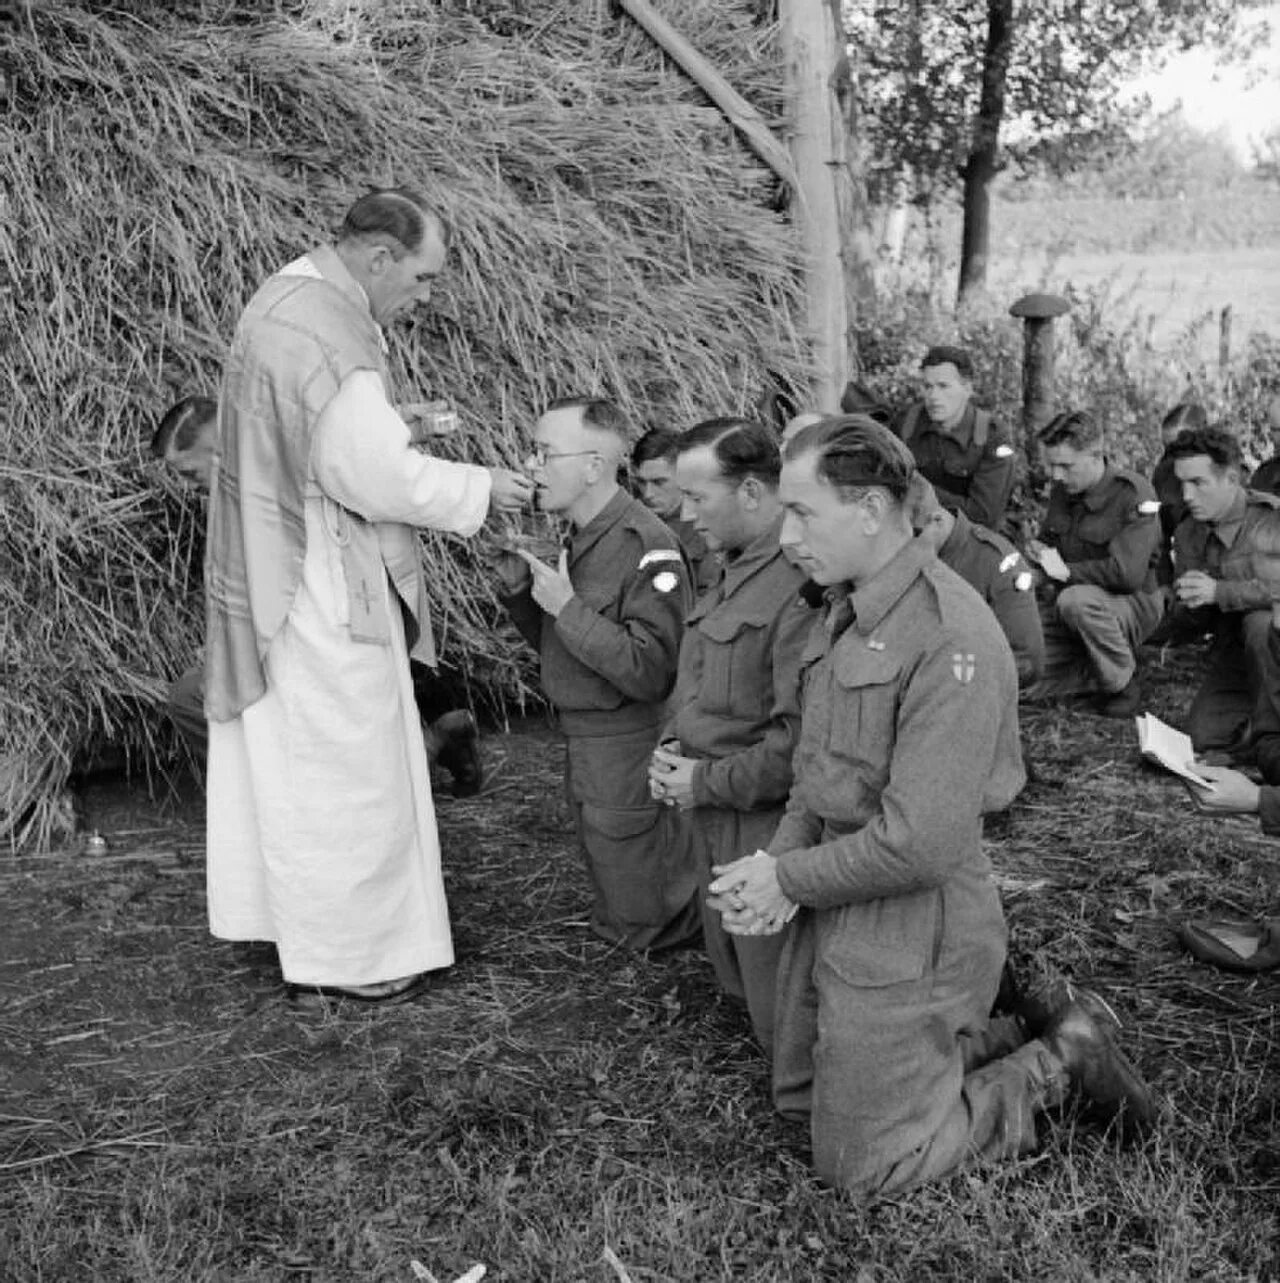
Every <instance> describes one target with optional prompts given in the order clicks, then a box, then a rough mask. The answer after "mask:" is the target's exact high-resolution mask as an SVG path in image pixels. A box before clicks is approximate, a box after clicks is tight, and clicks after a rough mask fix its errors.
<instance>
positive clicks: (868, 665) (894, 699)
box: [828, 646, 902, 784]
mask: <svg viewBox="0 0 1280 1283" xmlns="http://www.w3.org/2000/svg"><path fill="white" fill-rule="evenodd" d="M834 659H835V662H834V664H833V665H832V677H833V678H834V681H833V684H832V696H833V707H832V709H831V733H830V737H829V740H828V748H829V750H830V752H831V754H832V756H834V757H838V758H841V759H842V760H844V761H847V762H849V763H851V764H856V765H858V766H859V767H860V768H861V769H862V771H863V772H864V773H867V774H869V776H871V777H872V778H870V779H868V781H867V782H868V783H874V782H876V781H877V780H878V782H879V783H881V784H883V779H882V778H881V777H882V776H885V775H887V772H888V763H889V758H890V756H891V754H892V749H893V737H894V731H895V724H896V722H897V716H898V677H899V673H900V671H901V668H902V665H901V661H900V660H899V659H898V658H897V657H895V656H891V655H886V654H884V653H883V652H880V651H873V650H864V649H862V648H861V647H857V646H855V647H845V648H842V649H840V650H839V651H837V652H836V655H835V657H834Z"/></svg>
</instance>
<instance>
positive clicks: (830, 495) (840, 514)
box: [778, 451, 876, 585]
mask: <svg viewBox="0 0 1280 1283" xmlns="http://www.w3.org/2000/svg"><path fill="white" fill-rule="evenodd" d="M778 498H779V500H780V501H781V503H782V511H783V514H784V515H783V518H782V534H781V537H780V540H779V542H780V543H781V544H782V548H783V551H784V552H785V553H786V554H787V557H788V558H789V559H790V560H791V561H792V562H793V563H794V564H795V565H797V566H799V567H800V569H801V570H803V571H804V572H805V574H807V575H808V576H809V578H810V579H812V580H813V581H814V582H815V583H818V584H823V585H827V584H839V583H846V582H848V583H855V584H856V583H859V582H860V581H861V580H863V579H864V578H866V576H867V575H868V573H870V572H871V571H872V570H874V569H875V568H876V563H875V560H874V547H873V542H872V534H873V530H872V528H871V526H869V525H868V522H869V521H870V520H871V519H870V515H869V514H868V512H867V511H866V509H865V507H864V505H863V502H862V501H861V500H858V501H853V502H846V501H845V500H844V499H843V498H842V497H841V494H840V492H839V491H838V490H837V489H836V488H835V487H834V486H833V485H831V484H830V483H829V482H827V481H824V480H822V478H820V477H819V476H818V473H817V455H816V453H815V452H814V451H807V452H806V453H805V454H802V455H801V456H800V457H799V458H798V459H787V460H785V461H784V462H783V465H782V478H781V480H780V482H779V484H778Z"/></svg>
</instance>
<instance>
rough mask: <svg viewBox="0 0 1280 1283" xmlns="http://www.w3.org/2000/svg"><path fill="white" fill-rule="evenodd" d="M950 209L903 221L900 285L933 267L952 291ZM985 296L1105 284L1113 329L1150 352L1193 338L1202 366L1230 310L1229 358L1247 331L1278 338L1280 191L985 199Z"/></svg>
mask: <svg viewBox="0 0 1280 1283" xmlns="http://www.w3.org/2000/svg"><path fill="white" fill-rule="evenodd" d="M959 247H960V218H959V212H958V210H952V209H947V210H944V211H942V212H941V213H939V214H937V215H936V216H935V217H933V218H932V219H931V220H929V221H928V222H926V221H925V220H923V219H921V218H919V217H913V220H912V223H911V227H910V230H909V233H908V239H907V253H906V259H907V261H906V265H905V268H904V274H903V276H904V280H911V279H913V278H918V277H919V275H920V273H921V272H922V271H923V272H924V273H925V274H926V275H927V274H928V273H930V272H933V273H934V274H935V279H936V282H937V285H938V288H939V290H940V292H941V294H942V296H943V297H944V298H947V299H951V298H954V297H955V282H956V273H957V263H958V255H959ZM989 280H990V288H991V294H992V297H993V299H994V300H995V301H996V302H997V304H999V303H1006V304H1007V303H1011V302H1012V301H1013V300H1014V299H1015V298H1017V297H1018V296H1019V295H1020V294H1023V293H1025V292H1027V291H1028V290H1032V289H1046V288H1047V289H1050V290H1052V291H1054V292H1062V291H1064V290H1065V289H1067V287H1068V286H1074V287H1075V288H1076V290H1078V291H1082V292H1089V291H1094V290H1104V291H1105V296H1106V297H1107V298H1108V299H1109V300H1110V301H1111V303H1112V305H1113V306H1114V308H1115V312H1116V318H1115V319H1116V324H1117V328H1118V329H1123V328H1125V327H1126V326H1127V323H1128V321H1129V320H1130V319H1131V318H1132V317H1134V316H1135V315H1136V316H1137V317H1138V318H1139V320H1140V326H1139V333H1142V334H1145V336H1146V338H1147V339H1148V340H1149V342H1150V345H1151V347H1152V348H1153V349H1155V350H1157V351H1161V350H1167V349H1171V348H1173V347H1174V346H1175V345H1177V344H1178V343H1179V342H1180V340H1182V339H1183V338H1184V337H1186V336H1187V335H1188V334H1192V335H1193V336H1194V344H1193V348H1192V350H1193V351H1194V353H1195V355H1196V356H1198V358H1199V359H1200V360H1201V361H1203V362H1205V363H1206V364H1207V365H1210V366H1213V365H1215V364H1216V362H1217V358H1218V315H1219V313H1220V312H1221V310H1222V309H1223V308H1224V307H1226V306H1230V307H1231V308H1232V313H1233V321H1232V343H1231V350H1232V353H1233V355H1235V356H1237V357H1238V356H1239V355H1240V354H1242V353H1243V351H1244V345H1245V341H1246V339H1247V337H1248V335H1249V333H1250V331H1261V332H1264V333H1269V334H1271V335H1273V336H1274V337H1275V338H1276V339H1277V341H1280V190H1271V191H1255V190H1253V189H1252V188H1249V187H1244V188H1243V189H1241V190H1236V189H1231V190H1228V191H1226V192H1224V193H1222V194H1221V195H1219V196H1215V197H1212V198H1210V197H1194V198H1188V199H1186V200H1127V201H1126V200H1108V199H1104V198H1102V197H1089V198H1084V197H1081V198H1075V199H1062V200H1055V201H1041V200H1028V201H1010V200H999V199H998V200H996V201H994V202H993V206H992V213H991V267H990V272H989Z"/></svg>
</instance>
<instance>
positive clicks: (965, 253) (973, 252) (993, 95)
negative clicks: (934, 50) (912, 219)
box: [959, 0, 1014, 303]
mask: <svg viewBox="0 0 1280 1283" xmlns="http://www.w3.org/2000/svg"><path fill="white" fill-rule="evenodd" d="M1013 37H1014V18H1013V0H987V47H986V51H985V53H984V55H983V60H982V94H981V96H980V98H979V100H978V115H977V117H976V119H975V120H974V122H973V146H972V148H971V149H970V151H969V156H968V159H966V161H965V163H964V165H963V166H962V167H961V170H960V174H961V177H962V178H963V179H964V231H963V232H962V234H961V241H960V290H959V301H960V303H964V302H965V301H966V300H967V299H969V298H970V297H972V296H973V295H974V294H978V293H981V292H982V291H983V290H984V289H985V288H986V285H987V257H988V254H989V253H990V248H991V180H992V179H993V178H994V177H995V176H996V174H997V173H998V172H999V169H1000V163H999V146H1000V124H1001V122H1002V121H1003V119H1004V92H1005V85H1006V82H1007V80H1008V76H1009V59H1010V57H1011V55H1012V53H1013Z"/></svg>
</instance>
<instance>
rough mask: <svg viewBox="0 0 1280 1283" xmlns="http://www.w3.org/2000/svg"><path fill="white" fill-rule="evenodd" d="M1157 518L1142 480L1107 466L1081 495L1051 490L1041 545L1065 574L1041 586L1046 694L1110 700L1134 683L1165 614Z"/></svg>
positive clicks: (1056, 487)
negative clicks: (1087, 693) (1141, 652)
mask: <svg viewBox="0 0 1280 1283" xmlns="http://www.w3.org/2000/svg"><path fill="white" fill-rule="evenodd" d="M1159 512H1160V502H1159V500H1158V499H1157V498H1156V494H1155V490H1154V489H1153V488H1152V485H1151V483H1150V482H1149V481H1148V480H1147V479H1146V478H1145V477H1143V476H1141V475H1140V474H1138V473H1136V472H1129V471H1127V470H1125V469H1119V468H1112V467H1111V466H1110V465H1107V466H1105V467H1104V468H1103V472H1102V475H1101V476H1100V477H1099V478H1098V480H1097V481H1096V482H1095V483H1094V484H1093V485H1091V486H1090V487H1089V488H1088V489H1087V490H1084V491H1082V492H1080V493H1078V494H1072V493H1071V492H1070V491H1068V490H1067V488H1066V486H1064V485H1063V484H1062V483H1061V482H1057V483H1055V484H1054V486H1053V487H1052V489H1051V490H1050V492H1049V507H1048V510H1047V511H1046V513H1045V518H1044V523H1043V525H1042V527H1041V530H1040V537H1041V540H1042V541H1043V542H1044V543H1045V544H1046V545H1047V546H1048V547H1050V548H1056V549H1057V551H1058V553H1059V555H1060V556H1061V557H1062V560H1063V562H1064V563H1065V564H1066V567H1067V571H1068V574H1067V578H1066V580H1065V581H1064V580H1055V579H1046V580H1045V582H1044V583H1043V585H1042V586H1041V594H1042V596H1043V597H1044V607H1043V610H1044V616H1043V628H1044V641H1045V662H1044V685H1043V687H1042V688H1041V690H1042V691H1043V693H1046V694H1050V693H1063V694H1065V693H1068V692H1071V691H1080V690H1089V689H1096V690H1101V691H1102V692H1103V693H1104V694H1105V695H1107V696H1112V695H1116V694H1119V693H1120V692H1121V691H1124V690H1126V688H1128V687H1129V685H1130V683H1131V682H1132V681H1133V680H1134V676H1135V674H1136V672H1137V664H1138V660H1137V654H1138V648H1139V647H1140V646H1141V645H1142V642H1143V640H1144V639H1145V638H1146V637H1147V636H1148V635H1149V634H1150V633H1151V631H1152V629H1154V628H1155V626H1156V625H1157V624H1158V623H1159V622H1160V616H1161V614H1162V613H1163V609H1164V599H1163V597H1162V595H1161V593H1160V591H1159V588H1158V586H1157V583H1156V579H1157V567H1158V564H1159V560H1160V522H1159ZM1125 698H1126V699H1128V698H1129V696H1126V697H1125Z"/></svg>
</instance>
